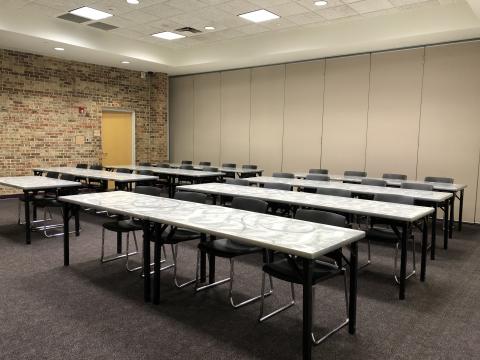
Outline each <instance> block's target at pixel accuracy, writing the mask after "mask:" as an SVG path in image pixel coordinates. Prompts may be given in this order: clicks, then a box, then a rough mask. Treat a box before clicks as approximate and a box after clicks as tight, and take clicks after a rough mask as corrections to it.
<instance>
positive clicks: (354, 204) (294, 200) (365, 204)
mask: <svg viewBox="0 0 480 360" xmlns="http://www.w3.org/2000/svg"><path fill="white" fill-rule="evenodd" d="M177 189H178V190H184V191H195V192H201V193H206V194H213V195H228V196H242V197H250V198H256V199H261V200H265V201H274V202H278V203H285V204H290V205H297V206H307V207H314V208H318V209H323V210H330V211H339V212H344V213H349V214H357V215H366V216H376V217H380V218H385V219H391V220H398V221H408V222H412V221H416V220H419V219H421V218H423V217H425V216H427V215H429V214H431V213H433V209H432V208H431V207H424V206H414V205H404V204H395V203H388V202H383V201H373V200H364V199H355V198H346V197H339V196H330V195H320V194H312V193H305V192H298V191H288V190H277V189H265V188H260V187H256V186H242V185H230V184H222V183H209V184H196V185H182V186H179V187H177Z"/></svg>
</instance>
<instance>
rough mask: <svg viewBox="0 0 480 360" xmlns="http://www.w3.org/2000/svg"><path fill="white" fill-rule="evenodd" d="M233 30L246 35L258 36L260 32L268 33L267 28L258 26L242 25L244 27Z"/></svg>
mask: <svg viewBox="0 0 480 360" xmlns="http://www.w3.org/2000/svg"><path fill="white" fill-rule="evenodd" d="M235 29H236V30H238V31H240V32H242V33H244V34H246V35H252V34H260V33H262V32H265V31H269V29H268V28H266V27H263V26H262V25H258V24H251V25H244V26H240V27H237V28H235Z"/></svg>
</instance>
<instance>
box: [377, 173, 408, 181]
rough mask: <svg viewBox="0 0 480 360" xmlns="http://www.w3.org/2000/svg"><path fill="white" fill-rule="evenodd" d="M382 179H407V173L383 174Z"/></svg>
mask: <svg viewBox="0 0 480 360" xmlns="http://www.w3.org/2000/svg"><path fill="white" fill-rule="evenodd" d="M382 177H383V178H384V179H395V180H407V175H404V174H383V176H382Z"/></svg>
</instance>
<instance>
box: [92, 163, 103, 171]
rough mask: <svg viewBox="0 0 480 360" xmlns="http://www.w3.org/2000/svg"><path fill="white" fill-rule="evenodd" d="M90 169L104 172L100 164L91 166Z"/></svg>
mask: <svg viewBox="0 0 480 360" xmlns="http://www.w3.org/2000/svg"><path fill="white" fill-rule="evenodd" d="M90 169H91V170H103V166H102V165H100V164H93V165H90Z"/></svg>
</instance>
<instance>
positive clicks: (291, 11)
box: [268, 2, 310, 17]
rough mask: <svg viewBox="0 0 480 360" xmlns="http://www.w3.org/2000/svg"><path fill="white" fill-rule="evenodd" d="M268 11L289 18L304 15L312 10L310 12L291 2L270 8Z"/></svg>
mask: <svg viewBox="0 0 480 360" xmlns="http://www.w3.org/2000/svg"><path fill="white" fill-rule="evenodd" d="M268 10H269V11H271V12H273V13H275V14H277V15H278V16H281V17H287V16H290V15H297V14H304V13H307V12H310V10H308V9H307V8H305V7H303V6H301V5H299V4H297V3H294V2H289V3H285V4H281V5H276V6H269V7H268Z"/></svg>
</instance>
